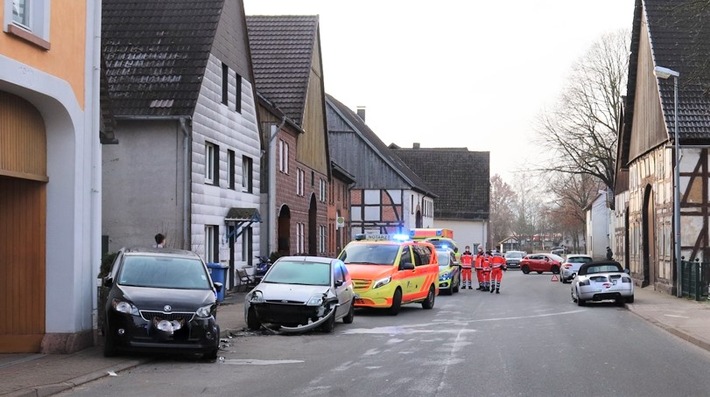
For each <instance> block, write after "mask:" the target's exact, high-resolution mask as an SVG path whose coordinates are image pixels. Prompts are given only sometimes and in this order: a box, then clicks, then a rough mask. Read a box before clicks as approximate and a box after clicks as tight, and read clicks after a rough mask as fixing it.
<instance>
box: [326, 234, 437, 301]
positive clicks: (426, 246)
mask: <svg viewBox="0 0 710 397" xmlns="http://www.w3.org/2000/svg"><path fill="white" fill-rule="evenodd" d="M338 259H340V260H342V261H343V262H344V263H345V267H346V268H347V269H348V273H350V276H351V277H352V280H353V285H354V287H355V293H356V294H357V298H356V299H355V307H369V308H378V309H386V310H387V311H388V312H389V314H391V315H397V313H399V310H400V308H401V306H402V305H406V304H409V303H421V305H422V307H423V308H424V309H432V308H433V307H434V301H435V299H436V296H437V295H439V264H438V259H437V255H436V248H435V247H434V246H433V245H432V244H430V243H428V242H425V241H413V240H409V239H407V240H404V241H402V240H401V239H389V240H381V239H380V240H368V239H366V238H361V239H356V240H355V241H351V242H350V243H348V244H347V245H346V246H345V248H343V250H342V252H341V253H340V255H339V256H338Z"/></svg>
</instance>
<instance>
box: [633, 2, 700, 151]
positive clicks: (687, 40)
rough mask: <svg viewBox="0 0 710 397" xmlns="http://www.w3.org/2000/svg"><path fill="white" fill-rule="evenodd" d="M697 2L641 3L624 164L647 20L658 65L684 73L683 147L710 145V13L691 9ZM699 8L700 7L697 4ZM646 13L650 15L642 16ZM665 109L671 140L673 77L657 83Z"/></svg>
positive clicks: (636, 16)
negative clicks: (643, 26)
mask: <svg viewBox="0 0 710 397" xmlns="http://www.w3.org/2000/svg"><path fill="white" fill-rule="evenodd" d="M692 2H693V0H675V1H668V0H636V5H635V7H634V20H633V29H632V33H631V56H630V59H629V78H628V86H627V90H626V92H627V97H626V105H625V115H624V131H623V134H622V136H621V138H622V144H623V145H624V146H625V148H627V149H626V150H624V151H622V153H621V155H622V157H621V159H620V160H621V161H622V164H626V163H627V162H628V156H629V153H628V147H629V144H630V140H631V128H632V120H633V109H634V107H633V105H634V100H635V89H636V82H637V78H638V76H637V75H636V73H637V68H638V64H639V35H640V34H641V31H642V29H641V27H642V22H644V21H642V18H643V16H644V15H645V16H646V21H645V22H646V25H647V27H648V32H649V33H648V34H649V41H650V43H651V54H652V57H653V60H654V66H662V67H665V68H669V69H672V70H675V71H677V72H679V73H680V77H679V79H678V82H679V87H678V96H679V98H678V136H679V139H680V141H681V142H682V143H683V144H708V143H710V97H708V95H707V93H706V90H707V88H708V87H710V66H709V65H708V61H707V60H708V58H710V26H708V24H707V23H706V22H704V21H707V20H708V19H710V9H708V8H707V7H706V9H705V10H704V12H702V13H701V12H699V11H698V9H697V7H698V6H697V5H696V8H689V6H690V4H691V3H692ZM696 3H697V2H696ZM643 11H645V12H643ZM657 80H658V84H659V90H660V95H661V106H662V110H663V114H664V118H665V121H666V130H667V131H668V132H669V135H670V137H669V139H672V138H673V131H674V123H675V120H674V115H673V112H674V107H675V102H674V88H673V78H670V79H660V78H659V79H657Z"/></svg>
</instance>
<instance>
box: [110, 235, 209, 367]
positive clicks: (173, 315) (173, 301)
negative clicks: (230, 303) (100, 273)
mask: <svg viewBox="0 0 710 397" xmlns="http://www.w3.org/2000/svg"><path fill="white" fill-rule="evenodd" d="M102 284H103V286H104V287H107V288H109V291H108V295H107V296H108V297H107V299H106V304H105V306H104V308H103V310H105V315H106V316H105V320H104V324H103V334H104V355H105V356H113V355H115V354H116V352H117V351H119V350H135V351H155V352H165V353H174V352H189V353H200V354H202V355H203V356H204V357H205V358H208V359H215V358H217V351H218V350H219V325H218V324H217V321H216V319H215V316H216V313H217V302H216V300H217V298H216V293H217V292H219V291H220V290H221V288H222V285H221V284H220V283H213V282H212V279H211V278H210V275H209V272H208V269H207V266H206V265H205V263H204V262H203V261H202V259H201V258H200V257H199V256H198V255H197V254H195V253H193V252H191V251H183V250H177V249H170V248H123V249H121V250H119V252H118V253H117V254H116V258H115V259H114V261H113V265H112V267H111V271H110V273H109V274H108V275H107V276H106V277H104V279H103V282H102Z"/></svg>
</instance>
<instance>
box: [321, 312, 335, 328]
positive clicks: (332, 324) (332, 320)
mask: <svg viewBox="0 0 710 397" xmlns="http://www.w3.org/2000/svg"><path fill="white" fill-rule="evenodd" d="M332 310H335V308H333V309H332ZM320 329H321V331H323V332H325V333H326V334H330V333H332V332H333V330H334V329H335V313H333V314H331V315H330V318H329V319H328V321H326V322H324V323H323V325H321V328H320Z"/></svg>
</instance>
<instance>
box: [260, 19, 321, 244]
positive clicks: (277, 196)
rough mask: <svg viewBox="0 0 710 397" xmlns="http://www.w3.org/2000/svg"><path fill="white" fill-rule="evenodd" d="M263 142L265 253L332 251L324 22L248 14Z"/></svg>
mask: <svg viewBox="0 0 710 397" xmlns="http://www.w3.org/2000/svg"><path fill="white" fill-rule="evenodd" d="M247 25H248V29H249V41H250V45H251V53H252V59H253V65H254V76H255V83H256V90H257V92H258V93H259V97H260V101H259V117H260V121H261V125H260V128H261V136H262V142H263V147H262V149H263V151H264V153H265V156H264V169H263V175H262V179H263V180H264V184H263V187H264V195H263V196H264V197H262V212H263V213H264V217H265V223H264V226H265V234H266V238H265V243H264V244H263V245H262V248H261V249H262V254H263V255H271V254H272V253H277V254H278V255H294V254H308V255H326V254H327V253H328V252H329V248H328V247H329V246H330V243H329V237H330V236H331V235H330V234H329V226H330V224H329V221H328V208H329V201H328V196H329V193H328V192H329V190H330V189H329V184H330V181H331V171H330V167H331V164H330V154H329V152H328V133H327V130H326V118H325V90H324V78H323V62H322V59H321V58H322V56H321V52H320V30H319V19H318V16H312V15H300V16H293V15H279V16H266V15H259V16H247Z"/></svg>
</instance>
